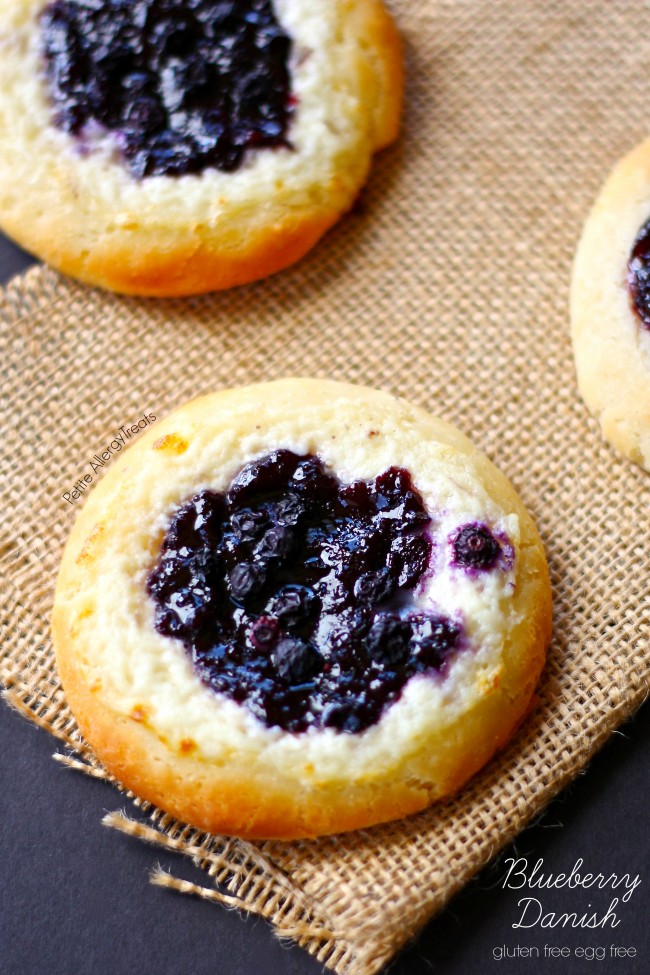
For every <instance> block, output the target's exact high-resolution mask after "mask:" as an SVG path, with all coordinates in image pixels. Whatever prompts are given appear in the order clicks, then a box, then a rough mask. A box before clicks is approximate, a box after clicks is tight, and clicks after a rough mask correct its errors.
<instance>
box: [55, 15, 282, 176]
mask: <svg viewBox="0 0 650 975" xmlns="http://www.w3.org/2000/svg"><path fill="white" fill-rule="evenodd" d="M41 26H42V36H43V53H44V58H45V66H46V73H47V79H48V82H49V90H50V96H51V99H52V102H53V105H54V109H55V113H56V114H55V121H56V124H57V125H58V126H60V127H61V128H62V129H64V130H65V131H66V132H70V133H72V134H73V135H82V134H83V132H84V129H85V128H86V127H87V126H88V123H93V122H94V123H95V124H98V125H100V126H102V127H103V128H104V129H107V130H109V131H111V132H114V133H116V134H117V136H118V143H119V145H120V146H121V149H122V155H123V159H124V162H125V164H126V165H127V167H128V169H129V170H130V172H131V173H132V175H133V176H135V177H136V178H142V177H144V176H153V175H181V174H183V173H198V172H201V171H202V170H204V169H206V168H207V167H216V168H217V169H221V170H224V171H226V172H229V171H232V170H236V169H237V168H238V167H239V166H240V165H241V163H242V161H243V159H244V157H245V154H246V152H247V150H249V149H252V148H257V147H261V146H267V147H268V146H287V145H288V142H287V131H288V128H289V123H290V119H291V112H292V103H293V97H292V94H291V78H290V72H289V67H288V61H289V55H290V51H291V39H290V37H289V36H288V34H287V33H286V32H285V31H284V30H283V29H282V27H281V26H280V25H279V23H278V21H277V18H276V16H275V12H274V9H273V3H272V0H185V2H183V0H128V2H127V0H112V2H111V0H93V2H88V0H86V2H82V0H54V2H52V3H50V4H48V6H47V7H46V8H45V10H44V11H43V14H42V18H41Z"/></svg>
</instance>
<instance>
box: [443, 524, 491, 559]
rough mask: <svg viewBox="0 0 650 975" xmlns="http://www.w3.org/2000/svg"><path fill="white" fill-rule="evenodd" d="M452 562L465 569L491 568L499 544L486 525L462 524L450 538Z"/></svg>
mask: <svg viewBox="0 0 650 975" xmlns="http://www.w3.org/2000/svg"><path fill="white" fill-rule="evenodd" d="M451 544H452V550H453V564H454V565H461V566H463V568H465V569H493V568H494V566H495V565H496V564H497V562H498V560H499V556H500V555H501V546H500V545H499V543H498V542H497V540H496V538H495V537H494V535H493V534H492V532H491V531H490V529H489V528H488V527H487V526H486V525H478V524H474V525H462V526H461V527H460V528H458V529H457V530H456V531H455V532H454V534H453V535H452V538H451Z"/></svg>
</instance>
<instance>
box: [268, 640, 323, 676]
mask: <svg viewBox="0 0 650 975" xmlns="http://www.w3.org/2000/svg"><path fill="white" fill-rule="evenodd" d="M273 662H274V664H275V668H276V670H277V672H278V674H279V675H280V677H282V678H283V679H284V680H286V681H288V683H290V684H302V683H304V682H305V681H308V680H309V679H310V678H311V677H314V676H315V675H316V674H317V673H318V672H319V671H320V670H321V668H322V665H323V658H322V656H321V655H320V653H319V652H318V650H317V649H316V647H315V646H314V645H313V644H312V643H307V641H306V640H300V639H298V638H297V637H285V639H283V640H280V641H279V642H278V643H277V644H276V647H275V650H274V651H273Z"/></svg>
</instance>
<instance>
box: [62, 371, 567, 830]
mask: <svg viewBox="0 0 650 975" xmlns="http://www.w3.org/2000/svg"><path fill="white" fill-rule="evenodd" d="M550 617H551V604H550V587H549V579H548V571H547V567H546V561H545V557H544V552H543V548H542V545H541V542H540V540H539V536H538V534H537V532H536V530H535V527H534V525H533V523H532V521H531V519H530V517H529V515H528V514H527V513H526V511H525V509H524V507H523V505H522V503H521V501H520V500H519V499H518V497H517V495H516V494H515V492H514V491H513V489H512V487H511V486H510V485H509V484H508V482H507V481H506V479H505V478H504V477H503V476H502V475H501V474H500V473H499V472H498V471H497V470H496V469H495V468H494V467H493V465H492V464H491V463H490V462H489V461H488V460H487V459H486V458H485V457H484V456H483V455H482V454H480V453H479V452H478V451H477V450H476V449H475V448H474V447H473V446H472V444H471V443H470V442H469V441H468V440H467V439H466V438H465V437H464V436H462V435H461V434H460V433H458V432H457V431H456V430H454V429H453V428H452V427H450V426H449V425H448V424H446V423H444V422H442V421H441V420H437V419H434V418H433V417H431V416H429V415H428V414H427V413H425V412H423V411H422V410H419V409H416V408H415V407H413V406H410V405H409V404H408V403H406V402H404V401H403V400H398V399H394V398H393V397H391V396H388V395H386V394H384V393H380V392H377V391H374V390H369V389H365V388H362V387H355V386H348V385H344V384H339V383H331V382H324V381H315V380H284V381H280V382H276V383H272V384H267V385H260V386H251V387H246V388H243V389H236V390H230V391H224V392H220V393H215V394H214V395H210V396H206V397H203V398H202V399H198V400H195V401H194V402H191V403H188V404H186V405H185V406H183V407H181V408H180V409H178V410H176V411H175V412H174V413H172V414H171V415H170V416H169V417H167V419H166V420H164V421H162V422H160V421H159V422H158V423H157V424H156V426H155V428H152V429H151V430H150V431H148V432H147V433H146V434H144V435H143V436H142V437H141V439H140V440H139V441H137V442H136V443H135V444H134V445H132V446H131V447H129V448H128V449H127V450H126V451H124V452H123V453H122V454H121V456H120V458H119V459H118V460H117V462H116V463H115V464H114V466H113V467H111V468H110V469H109V470H108V472H107V474H106V475H105V476H104V477H103V478H102V480H101V482H100V483H99V484H98V485H97V486H96V487H95V488H94V490H93V492H92V494H91V495H90V496H89V498H88V500H87V502H86V504H85V506H84V508H83V509H82V511H81V512H80V514H79V516H78V518H77V521H76V524H75V527H74V530H73V532H72V535H71V537H70V540H69V542H68V544H67V547H66V550H65V554H64V557H63V562H62V566H61V571H60V576H59V580H58V584H57V590H56V600H55V607H54V615H53V634H54V641H55V647H56V654H57V662H58V667H59V670H60V674H61V679H62V681H63V686H64V690H65V693H66V697H67V699H68V701H69V704H70V706H71V708H72V710H73V712H74V714H75V715H76V717H77V720H78V722H79V725H80V728H81V730H82V732H83V734H84V736H85V737H86V738H87V740H88V741H89V742H90V744H91V745H92V747H93V749H94V750H95V752H96V753H97V755H98V756H99V758H100V759H101V760H102V762H103V763H104V764H105V765H106V767H107V768H108V769H109V770H110V771H111V772H112V773H113V774H114V775H115V776H116V777H117V778H118V779H119V780H120V781H121V782H122V783H123V784H124V785H125V786H128V787H129V788H131V789H132V790H133V791H135V792H136V793H138V794H139V795H141V796H143V797H145V798H146V799H149V800H151V801H153V802H155V803H157V804H158V805H159V806H161V807H162V808H163V809H165V810H167V811H169V812H171V813H173V814H174V815H175V816H177V817H178V818H180V819H182V820H185V821H188V822H190V823H192V824H193V825H195V826H197V827H199V828H201V829H205V830H208V831H211V832H217V833H231V834H236V835H239V836H249V837H277V838H287V839H288V838H296V837H301V836H316V835H319V834H323V833H332V832H338V831H342V830H350V829H354V828H357V827H362V826H368V825H371V824H373V823H377V822H383V821H385V820H389V819H392V818H397V817H400V816H403V815H406V814H408V813H412V812H414V811H416V810H419V809H422V808H424V807H425V806H427V805H428V804H429V803H431V802H432V801H434V800H435V799H437V798H439V797H441V796H445V795H448V794H449V793H450V792H452V791H454V790H456V789H458V788H459V787H460V786H461V785H462V784H463V783H464V782H465V781H466V780H467V779H468V778H469V777H470V776H471V775H472V774H473V773H474V772H476V770H477V769H479V768H480V767H481V766H482V765H483V764H484V763H485V762H486V761H488V759H489V758H490V757H491V756H492V755H493V754H494V753H495V752H496V751H497V750H498V749H499V748H501V747H502V746H503V745H504V744H505V742H506V741H507V740H508V739H509V737H510V736H511V735H512V734H513V732H514V730H515V728H516V727H517V724H518V723H519V721H520V720H521V719H522V716H523V715H524V714H525V713H526V710H527V708H528V707H529V705H530V701H531V698H532V695H533V691H534V688H535V685H536V683H537V680H538V677H539V674H540V671H541V668H542V665H543V661H544V655H545V648H546V645H547V643H548V640H549V635H550V625H551V623H550Z"/></svg>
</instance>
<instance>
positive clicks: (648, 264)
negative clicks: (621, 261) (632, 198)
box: [627, 220, 650, 329]
mask: <svg viewBox="0 0 650 975" xmlns="http://www.w3.org/2000/svg"><path fill="white" fill-rule="evenodd" d="M627 268H628V275H627V284H628V288H629V290H630V299H631V301H632V307H633V308H634V310H635V312H636V314H637V315H638V317H639V319H640V320H641V324H642V325H643V326H644V327H645V328H647V329H650V220H649V221H648V222H647V223H645V224H644V225H643V227H641V230H640V231H639V233H638V235H637V238H636V240H635V241H634V245H633V247H632V252H631V254H630V259H629V261H628V265H627Z"/></svg>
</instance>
